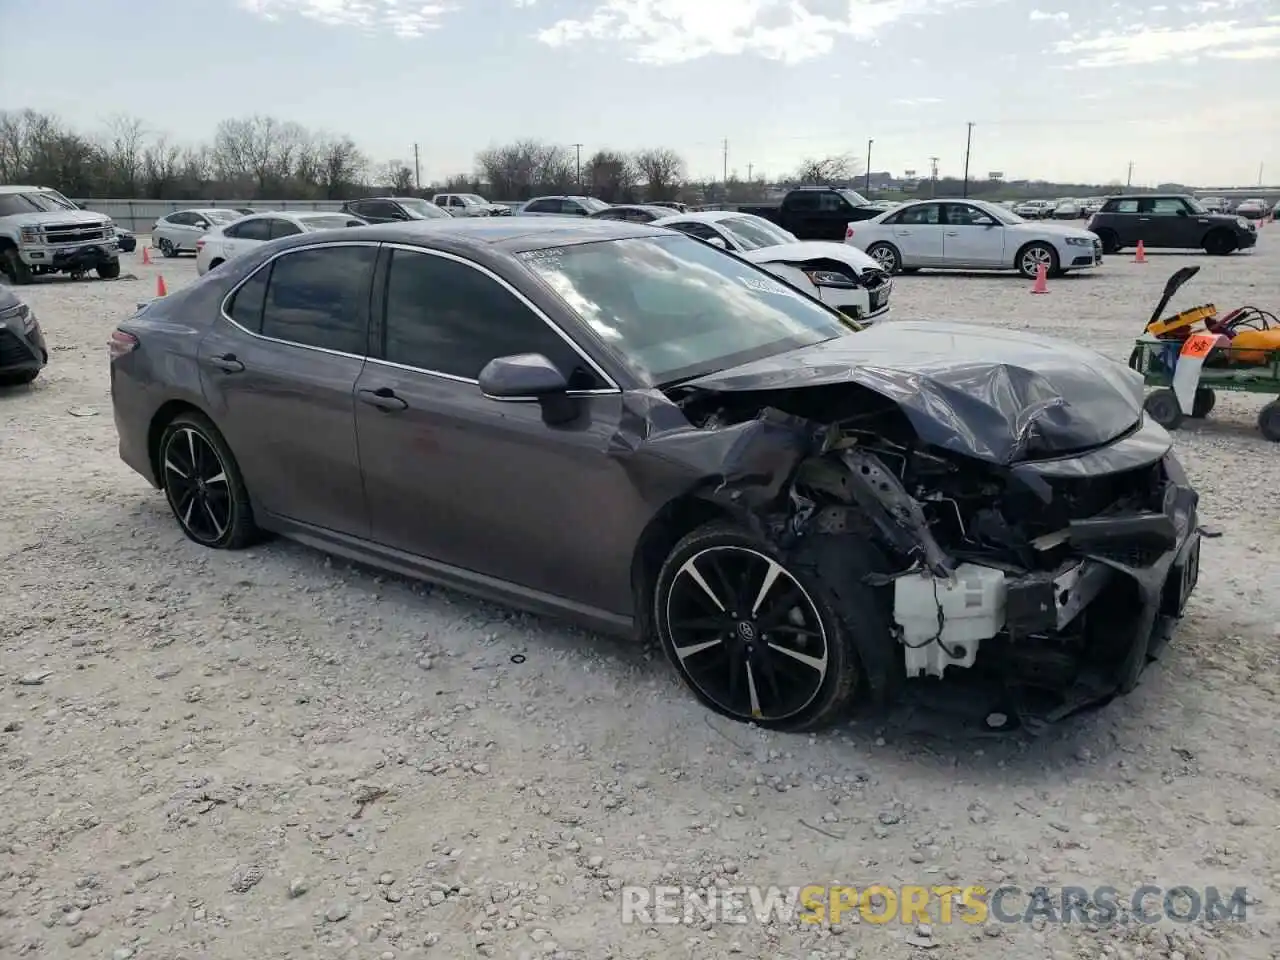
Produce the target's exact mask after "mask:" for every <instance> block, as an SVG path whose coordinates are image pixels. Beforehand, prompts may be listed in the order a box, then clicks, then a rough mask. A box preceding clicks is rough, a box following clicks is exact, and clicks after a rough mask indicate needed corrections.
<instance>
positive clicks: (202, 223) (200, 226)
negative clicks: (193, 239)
mask: <svg viewBox="0 0 1280 960" xmlns="http://www.w3.org/2000/svg"><path fill="white" fill-rule="evenodd" d="M196 229H197V230H208V229H209V221H208V220H197V221H196Z"/></svg>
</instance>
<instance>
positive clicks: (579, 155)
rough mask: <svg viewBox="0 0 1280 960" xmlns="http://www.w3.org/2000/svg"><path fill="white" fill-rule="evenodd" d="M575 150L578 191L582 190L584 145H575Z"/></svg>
mask: <svg viewBox="0 0 1280 960" xmlns="http://www.w3.org/2000/svg"><path fill="white" fill-rule="evenodd" d="M573 149H574V151H575V156H576V157H577V169H578V189H579V190H581V189H582V144H580V143H575V144H574V145H573Z"/></svg>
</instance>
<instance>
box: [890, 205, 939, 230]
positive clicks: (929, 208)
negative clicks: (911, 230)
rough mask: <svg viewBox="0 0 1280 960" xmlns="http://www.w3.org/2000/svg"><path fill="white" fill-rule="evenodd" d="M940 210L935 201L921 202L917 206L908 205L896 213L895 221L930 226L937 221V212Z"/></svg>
mask: <svg viewBox="0 0 1280 960" xmlns="http://www.w3.org/2000/svg"><path fill="white" fill-rule="evenodd" d="M940 211H941V205H940V204H937V203H922V204H920V205H919V206H918V207H908V208H907V209H906V210H903V211H902V213H900V214H899V215H898V218H897V219H896V220H895V221H894V222H895V223H901V224H915V225H917V226H932V225H934V224H936V223H937V222H938V214H939V212H940Z"/></svg>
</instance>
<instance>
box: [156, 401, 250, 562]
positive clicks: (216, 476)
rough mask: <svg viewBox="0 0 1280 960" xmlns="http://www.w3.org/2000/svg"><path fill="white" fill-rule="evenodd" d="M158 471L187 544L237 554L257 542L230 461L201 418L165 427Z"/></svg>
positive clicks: (177, 420)
mask: <svg viewBox="0 0 1280 960" xmlns="http://www.w3.org/2000/svg"><path fill="white" fill-rule="evenodd" d="M157 466H158V468H159V473H160V477H159V479H160V483H161V486H162V487H163V488H164V492H165V497H166V498H167V499H168V501H169V507H170V509H172V510H173V515H174V516H175V517H176V518H177V520H178V523H179V524H180V525H181V526H182V532H183V533H185V534H186V535H187V537H189V538H190V539H191V540H194V541H195V542H196V543H198V544H200V545H201V546H205V547H214V548H217V549H237V548H239V547H243V546H246V545H247V544H248V543H250V542H251V541H252V540H254V539H255V538H256V535H257V527H256V526H255V524H254V522H253V513H252V509H251V507H250V504H249V497H248V493H247V491H246V490H245V486H244V481H243V480H242V479H241V476H240V470H239V468H238V466H237V465H236V462H235V458H234V457H233V456H232V455H231V451H230V449H228V447H227V444H226V441H224V440H223V439H222V436H221V434H219V433H218V431H217V429H216V428H215V427H214V426H213V424H212V423H210V422H209V421H208V420H207V419H206V418H205V417H203V416H200V415H199V414H195V413H189V414H182V415H180V416H178V417H177V418H175V419H174V420H173V421H172V422H171V423H170V424H169V425H168V426H167V427H166V428H165V430H164V434H163V436H162V437H161V440H160V449H159V457H158V458H157Z"/></svg>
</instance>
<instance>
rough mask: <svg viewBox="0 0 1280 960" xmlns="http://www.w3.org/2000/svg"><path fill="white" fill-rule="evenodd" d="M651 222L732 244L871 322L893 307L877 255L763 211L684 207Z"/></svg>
mask: <svg viewBox="0 0 1280 960" xmlns="http://www.w3.org/2000/svg"><path fill="white" fill-rule="evenodd" d="M650 226H652V227H666V228H667V229H669V230H678V231H680V232H681V233H684V234H687V235H689V236H691V237H696V238H697V239H699V240H704V241H706V242H707V243H711V244H714V245H715V246H717V247H720V248H721V249H724V250H729V251H731V252H733V253H735V254H737V255H738V256H740V257H742V259H744V260H749V261H751V262H752V263H756V264H759V265H760V266H762V267H764V269H766V270H768V271H769V272H770V273H772V274H773V275H774V276H777V277H780V278H782V279H783V280H786V281H787V282H788V283H790V284H791V285H792V286H794V287H799V288H800V289H801V290H804V291H806V292H807V293H809V295H810V296H813V297H815V298H816V299H818V300H821V301H822V302H823V303H825V304H828V305H830V306H832V307H834V308H835V309H837V310H839V311H840V312H841V313H843V314H845V315H846V316H849V317H852V318H853V319H855V320H860V321H863V322H868V321H871V320H874V319H875V318H877V317H880V316H882V315H883V314H884V313H885V312H886V311H888V309H889V295H890V294H891V293H892V292H893V280H892V279H891V278H890V277H889V275H888V274H887V273H886V272H885V271H884V270H883V269H881V267H880V264H878V263H876V261H875V260H873V259H871V258H870V257H868V256H866V255H865V254H863V253H860V252H859V251H857V250H852V249H850V248H849V247H847V246H845V245H844V244H841V243H833V242H831V241H828V240H797V239H796V237H795V235H794V234H792V233H788V232H787V231H786V230H783V229H782V228H781V227H779V226H778V225H777V224H776V223H773V222H771V221H769V220H766V219H764V217H757V216H754V215H753V214H749V213H738V212H736V211H733V210H707V211H703V212H701V213H681V214H677V215H676V216H674V217H663V218H662V219H661V220H654V221H653V222H652V223H651V224H650Z"/></svg>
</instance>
